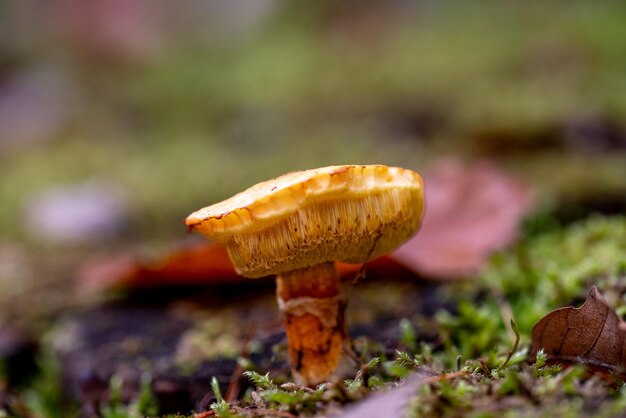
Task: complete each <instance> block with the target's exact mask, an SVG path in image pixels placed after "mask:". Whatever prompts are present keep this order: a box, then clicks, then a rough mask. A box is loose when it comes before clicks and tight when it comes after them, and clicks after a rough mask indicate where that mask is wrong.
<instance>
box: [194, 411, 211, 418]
mask: <svg viewBox="0 0 626 418" xmlns="http://www.w3.org/2000/svg"><path fill="white" fill-rule="evenodd" d="M214 416H215V411H213V410H211V411H204V412H200V413H199V414H195V415H194V416H193V418H207V417H214Z"/></svg>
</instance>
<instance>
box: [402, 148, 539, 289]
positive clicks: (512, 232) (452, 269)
mask: <svg viewBox="0 0 626 418" xmlns="http://www.w3.org/2000/svg"><path fill="white" fill-rule="evenodd" d="M424 179H425V184H426V187H425V193H426V199H425V200H426V213H425V216H424V221H423V223H422V228H421V230H420V231H419V232H418V233H417V234H416V235H415V236H414V237H413V238H411V239H410V240H409V241H408V242H406V243H405V244H404V245H403V246H402V247H400V248H399V249H398V250H396V251H395V252H394V253H393V254H392V255H391V257H393V258H394V259H395V260H396V261H398V262H399V263H401V264H402V265H404V266H406V267H408V268H410V269H411V270H413V271H415V272H416V273H418V274H421V275H422V276H425V277H428V278H432V279H437V280H445V279H453V278H457V277H463V276H468V275H472V274H475V273H476V272H477V271H478V270H479V269H480V267H481V266H482V265H483V263H484V262H485V261H486V260H487V259H488V257H489V256H490V255H491V254H492V253H493V252H494V251H497V250H500V249H502V248H504V247H505V246H507V245H509V244H511V243H513V242H514V241H515V240H516V239H517V236H518V232H519V227H520V225H521V222H522V219H523V218H524V217H525V216H526V214H528V212H529V211H530V210H531V209H532V207H533V203H534V198H533V192H532V190H531V189H530V188H529V187H528V186H527V185H526V184H524V183H523V182H521V181H519V180H516V179H514V178H512V177H511V176H509V175H508V174H506V173H505V172H503V171H502V170H500V169H499V168H497V167H496V166H494V165H493V164H491V163H488V162H477V163H473V164H464V163H462V162H460V161H458V160H456V159H444V160H442V161H440V162H439V163H437V165H436V166H435V167H434V168H433V169H431V170H428V171H427V172H426V173H425V176H424Z"/></svg>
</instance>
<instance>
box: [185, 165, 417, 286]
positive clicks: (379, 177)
mask: <svg viewBox="0 0 626 418" xmlns="http://www.w3.org/2000/svg"><path fill="white" fill-rule="evenodd" d="M423 188H424V187H423V180H422V178H421V177H420V175H419V174H417V173H416V172H414V171H411V170H407V169H404V168H399V167H387V166H384V165H343V166H331V167H323V168H316V169H312V170H305V171H296V172H292V173H287V174H284V175H282V176H280V177H277V178H275V179H272V180H268V181H265V182H262V183H259V184H257V185H255V186H252V187H250V188H249V189H247V190H245V191H243V192H241V193H239V194H237V195H235V196H233V197H231V198H230V199H227V200H224V201H222V202H220V203H216V204H214V205H211V206H207V207H205V208H203V209H200V210H198V211H196V212H194V213H192V214H191V215H189V216H188V217H187V220H186V224H187V226H188V227H189V228H190V229H193V230H194V231H198V232H200V233H201V234H203V235H205V236H206V237H208V238H210V239H212V240H214V241H217V242H220V243H222V244H224V245H225V246H226V248H227V250H228V253H229V255H230V258H231V260H232V262H233V264H234V266H235V268H236V269H237V271H238V272H239V273H240V274H242V275H243V276H247V277H261V276H266V275H269V274H279V273H282V272H286V271H291V270H295V269H299V268H304V267H308V266H312V265H316V264H320V263H324V262H329V261H344V262H348V263H360V262H365V261H368V260H371V259H373V258H376V257H378V256H380V255H383V254H385V253H387V252H389V251H391V250H393V249H394V248H396V247H397V246H398V245H400V244H401V243H403V242H404V241H405V240H406V239H407V238H409V237H410V236H411V235H413V234H414V233H415V232H416V231H417V230H418V228H419V226H420V223H421V219H422V215H423V212H424V200H423Z"/></svg>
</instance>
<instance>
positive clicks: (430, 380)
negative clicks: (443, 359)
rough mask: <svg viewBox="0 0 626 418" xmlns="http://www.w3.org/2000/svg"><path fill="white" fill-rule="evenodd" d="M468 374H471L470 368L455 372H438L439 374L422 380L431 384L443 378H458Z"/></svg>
mask: <svg viewBox="0 0 626 418" xmlns="http://www.w3.org/2000/svg"><path fill="white" fill-rule="evenodd" d="M468 374H470V372H469V370H459V371H458V372H453V373H441V374H438V375H437V376H431V377H428V378H426V379H424V380H422V383H424V384H426V385H430V384H432V383H437V382H441V381H443V380H451V379H456V378H457V377H461V376H466V375H468Z"/></svg>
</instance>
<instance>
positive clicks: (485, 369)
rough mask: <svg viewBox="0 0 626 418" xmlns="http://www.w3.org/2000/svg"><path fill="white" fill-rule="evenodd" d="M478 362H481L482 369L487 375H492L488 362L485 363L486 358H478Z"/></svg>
mask: <svg viewBox="0 0 626 418" xmlns="http://www.w3.org/2000/svg"><path fill="white" fill-rule="evenodd" d="M478 364H480V370H482V372H483V373H484V374H485V376H491V370H489V367H487V363H485V360H483V359H478Z"/></svg>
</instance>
